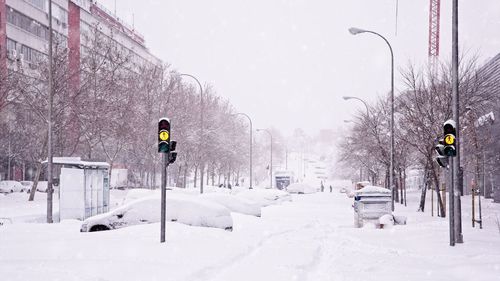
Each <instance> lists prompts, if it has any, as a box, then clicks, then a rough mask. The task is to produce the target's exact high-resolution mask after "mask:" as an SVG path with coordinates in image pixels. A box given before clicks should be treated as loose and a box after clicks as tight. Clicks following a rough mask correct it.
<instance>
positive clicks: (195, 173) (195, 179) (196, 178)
mask: <svg viewBox="0 0 500 281" xmlns="http://www.w3.org/2000/svg"><path fill="white" fill-rule="evenodd" d="M197 181H198V166H194V188H196V182H197Z"/></svg>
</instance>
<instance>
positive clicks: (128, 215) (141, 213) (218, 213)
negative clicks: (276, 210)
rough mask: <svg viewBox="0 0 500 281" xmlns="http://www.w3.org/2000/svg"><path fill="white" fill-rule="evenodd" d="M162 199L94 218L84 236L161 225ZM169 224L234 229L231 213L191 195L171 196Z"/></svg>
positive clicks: (146, 200) (84, 228) (141, 201)
mask: <svg viewBox="0 0 500 281" xmlns="http://www.w3.org/2000/svg"><path fill="white" fill-rule="evenodd" d="M160 205H161V200H160V196H150V197H145V198H140V199H137V200H134V201H131V202H129V203H126V204H124V205H122V206H120V207H118V208H116V209H114V210H112V211H110V212H107V213H104V214H100V215H96V216H93V217H90V218H88V219H86V220H84V221H83V223H82V226H81V228H80V231H81V232H93V231H102V230H111V229H118V228H122V227H127V226H132V225H138V224H148V223H155V222H159V221H160ZM167 206H168V207H167V208H168V210H167V221H175V222H179V223H183V224H187V225H192V226H204V227H215V228H221V229H225V230H232V229H233V220H232V218H231V212H230V211H229V210H228V209H227V208H225V207H223V206H221V205H219V204H215V203H212V202H206V201H203V200H201V199H197V198H190V196H188V195H178V194H171V193H170V194H169V195H168V196H167Z"/></svg>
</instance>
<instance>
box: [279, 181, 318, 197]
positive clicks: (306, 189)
mask: <svg viewBox="0 0 500 281" xmlns="http://www.w3.org/2000/svg"><path fill="white" fill-rule="evenodd" d="M286 191H288V192H289V193H296V194H308V193H316V192H317V189H316V188H314V187H312V186H310V185H308V184H306V183H299V182H298V183H292V184H291V185H289V186H287V187H286Z"/></svg>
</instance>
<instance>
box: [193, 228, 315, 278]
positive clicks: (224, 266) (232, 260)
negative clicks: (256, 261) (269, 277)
mask: <svg viewBox="0 0 500 281" xmlns="http://www.w3.org/2000/svg"><path fill="white" fill-rule="evenodd" d="M313 226H314V223H308V224H305V225H302V226H300V227H298V228H293V229H287V230H283V231H279V232H274V233H271V234H268V235H265V236H264V237H263V238H261V239H260V240H259V242H257V243H255V244H254V245H252V246H251V247H249V248H247V249H246V251H244V252H242V253H240V254H238V255H235V256H231V257H229V258H227V259H224V260H223V261H222V262H220V263H218V264H215V265H211V266H207V267H205V268H203V269H200V270H198V271H196V272H195V273H193V274H191V275H189V276H188V277H187V278H186V279H185V280H186V281H192V280H204V281H205V280H217V276H220V275H221V274H223V273H225V272H227V271H229V270H230V269H232V268H234V267H236V266H238V265H239V264H241V263H242V262H243V261H244V260H245V259H247V258H249V257H252V256H255V255H256V254H257V253H258V252H259V251H260V250H261V249H262V247H263V246H264V245H265V244H266V243H267V242H269V240H271V239H273V238H275V237H278V236H282V235H286V234H288V233H292V232H297V231H300V230H302V229H308V228H311V227H313Z"/></svg>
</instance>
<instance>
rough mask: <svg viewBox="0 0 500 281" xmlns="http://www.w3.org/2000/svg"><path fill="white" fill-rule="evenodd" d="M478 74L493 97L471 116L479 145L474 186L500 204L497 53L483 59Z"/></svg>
mask: <svg viewBox="0 0 500 281" xmlns="http://www.w3.org/2000/svg"><path fill="white" fill-rule="evenodd" d="M478 75H479V76H480V77H483V78H484V81H483V83H484V87H483V89H484V91H487V93H488V95H489V96H491V97H492V98H491V99H490V100H489V101H488V103H487V104H485V105H484V106H482V107H481V109H480V110H478V114H477V116H474V119H475V120H474V127H475V128H476V131H477V139H478V142H479V146H480V147H481V153H480V154H481V156H482V157H480V160H481V163H480V169H479V173H478V174H479V175H480V176H479V179H478V182H477V186H479V187H480V189H481V191H484V195H485V197H486V198H493V199H494V201H495V202H497V203H500V141H498V140H499V139H500V123H499V122H498V120H496V119H497V118H498V117H500V54H498V55H496V56H495V57H493V58H492V59H491V60H489V61H488V62H486V63H485V64H484V65H483V66H482V67H481V68H480V69H479V70H478Z"/></svg>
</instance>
